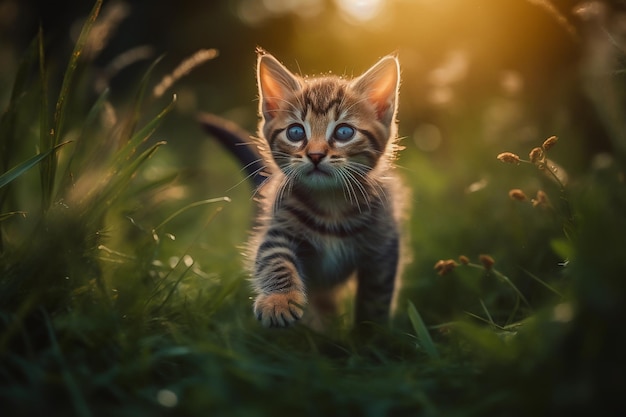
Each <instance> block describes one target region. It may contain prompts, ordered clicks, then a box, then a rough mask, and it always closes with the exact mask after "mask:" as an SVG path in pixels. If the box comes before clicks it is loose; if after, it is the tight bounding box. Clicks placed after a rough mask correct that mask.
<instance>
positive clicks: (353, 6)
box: [336, 0, 385, 22]
mask: <svg viewBox="0 0 626 417" xmlns="http://www.w3.org/2000/svg"><path fill="white" fill-rule="evenodd" d="M336 1H337V6H339V8H340V9H341V11H342V12H344V13H345V14H346V15H347V17H349V18H352V19H355V20H357V21H360V22H365V21H369V20H372V19H374V18H375V17H377V16H378V14H379V13H380V12H381V11H382V10H383V6H384V4H385V0H336Z"/></svg>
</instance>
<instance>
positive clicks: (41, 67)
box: [0, 2, 626, 416]
mask: <svg viewBox="0 0 626 417" xmlns="http://www.w3.org/2000/svg"><path fill="white" fill-rule="evenodd" d="M99 6H100V2H97V3H96V5H95V7H94V9H93V11H92V14H91V15H90V17H89V18H88V19H87V21H86V23H85V25H84V27H83V31H82V33H81V35H80V37H79V39H78V41H77V43H76V46H75V50H74V52H73V54H72V55H71V58H70V59H69V63H68V65H67V69H66V70H65V71H64V72H63V76H62V77H61V79H62V81H61V84H60V86H56V85H54V83H52V82H51V80H52V79H53V77H52V76H51V72H50V70H49V69H48V68H47V61H46V57H45V56H44V53H43V43H44V34H42V33H40V34H39V36H38V37H37V38H36V39H35V40H34V42H33V44H32V45H31V46H30V48H29V49H28V50H27V51H25V54H24V57H23V60H22V63H21V65H20V67H19V69H18V70H17V72H16V74H15V81H14V83H13V91H12V92H11V94H9V95H8V96H7V97H8V99H7V105H6V108H5V111H4V113H3V114H2V119H1V121H0V149H1V150H2V152H1V157H0V164H1V165H0V172H1V174H0V232H1V234H0V403H1V404H2V415H11V416H12V415H29V416H31V415H63V416H66V415H77V416H99V415H102V416H109V415H116V416H125V415H128V416H131V415H132V416H144V415H145V416H148V415H150V416H154V415H228V416H238V415H242V416H243V415H245V416H255V415H273V416H274V415H278V414H279V413H284V412H286V413H293V414H296V413H297V414H299V415H311V416H318V415H351V416H352V415H363V416H404V415H419V416H437V415H440V416H484V415H507V416H508V415H520V416H527V415H555V414H556V415H561V414H562V415H566V414H567V415H569V414H572V413H584V414H585V413H586V414H591V413H593V414H594V415H595V414H598V415H599V414H602V412H603V411H604V410H607V409H611V408H610V407H611V406H613V405H615V404H619V403H620V402H621V394H622V391H623V388H624V384H623V369H624V368H623V363H624V360H623V354H624V352H625V351H626V349H625V342H626V337H624V335H623V331H622V328H623V323H624V318H625V317H624V306H625V305H626V303H625V301H626V300H625V298H626V281H625V280H624V277H623V274H624V271H626V265H625V261H624V256H623V250H624V244H623V242H624V236H626V217H625V216H624V213H626V211H625V210H626V190H625V189H624V183H623V172H624V171H623V169H624V165H623V162H624V160H625V155H621V154H620V153H619V149H621V147H620V146H615V148H616V149H617V151H616V153H615V154H614V155H612V158H613V159H612V163H611V164H608V165H603V166H602V167H599V168H594V169H589V170H584V171H582V172H575V173H570V174H573V175H574V176H575V177H576V181H575V182H573V183H571V184H570V185H563V184H559V183H555V182H554V181H553V180H551V179H550V178H549V176H546V175H544V172H542V170H541V169H540V170H537V169H536V168H542V167H541V166H539V165H538V164H535V166H533V165H532V164H523V165H519V166H515V165H503V164H500V163H499V162H498V161H497V160H496V155H497V154H498V153H499V152H502V151H506V149H498V150H495V149H493V147H490V146H487V145H476V144H474V145H466V146H465V147H464V148H463V147H462V148H459V149H456V150H453V151H452V153H453V155H452V156H451V158H452V161H453V163H451V164H449V165H448V166H447V168H448V169H442V162H441V161H437V160H428V159H426V158H425V157H424V156H423V154H420V153H417V152H415V151H411V149H407V150H406V151H405V152H404V154H403V155H402V158H401V160H400V161H399V162H400V165H401V166H402V167H403V168H402V173H403V174H404V175H405V177H406V178H407V180H408V182H409V183H410V184H411V185H412V186H415V188H416V194H415V195H414V197H413V203H414V206H415V208H414V211H413V214H412V216H411V220H410V222H409V225H408V226H407V229H409V230H410V234H411V239H412V241H411V244H410V249H411V252H413V253H414V255H413V257H414V261H413V263H411V264H410V265H409V266H408V267H407V270H406V273H405V276H404V286H403V290H402V292H401V294H400V300H399V306H398V311H397V313H396V316H395V317H394V322H393V326H392V327H390V328H376V329H374V330H373V332H372V334H371V335H368V336H367V337H365V336H363V335H359V334H355V333H353V332H352V331H351V330H350V326H349V325H347V324H345V323H343V322H339V323H337V326H336V328H334V329H332V330H331V331H329V333H328V334H325V335H321V334H318V333H315V332H313V331H312V330H310V329H307V328H306V327H303V326H300V327H295V328H293V329H289V330H267V329H263V328H261V326H260V325H259V324H258V323H257V322H256V321H255V320H254V318H253V317H252V314H251V301H250V295H251V294H250V289H249V286H248V283H247V281H246V277H245V274H244V272H243V270H242V268H241V262H240V256H239V249H238V248H237V245H241V244H242V243H243V241H244V240H245V238H246V230H247V229H248V228H249V226H250V225H251V219H252V216H253V208H252V205H253V204H252V201H251V200H250V191H249V189H248V188H247V187H246V186H243V185H242V186H239V187H236V188H235V189H233V190H230V191H229V192H228V195H227V196H226V195H224V194H223V190H220V189H219V187H216V186H215V184H217V183H219V182H221V181H223V178H222V177H218V176H219V175H223V176H224V178H228V176H229V175H231V174H230V173H231V172H235V173H236V172H237V170H238V168H235V167H234V164H233V163H232V162H231V161H227V160H225V161H219V162H215V160H212V161H210V163H211V164H217V165H216V166H214V167H212V168H213V170H212V171H211V172H213V175H214V177H211V178H208V179H206V178H205V179H202V178H199V177H200V176H199V175H197V173H193V172H188V171H186V170H185V169H183V167H181V166H180V161H179V159H177V155H176V151H175V147H174V148H173V149H172V144H171V143H170V144H166V143H165V142H164V141H162V140H160V139H161V138H159V137H158V135H157V134H155V132H158V131H159V130H158V129H159V127H160V125H161V124H162V123H163V122H164V121H166V120H167V118H168V117H169V116H171V115H170V112H171V111H172V109H173V108H174V107H175V100H174V99H169V100H170V101H167V99H165V101H163V99H156V98H155V97H152V96H150V94H149V93H148V91H150V86H151V85H153V84H154V80H153V76H152V73H153V71H154V69H155V68H156V67H157V66H158V64H159V61H158V60H157V61H155V63H154V64H153V65H152V66H150V67H149V68H148V69H147V70H146V73H145V76H144V77H143V78H142V80H140V81H139V82H138V83H137V89H136V92H134V93H133V94H129V95H128V97H127V98H126V100H125V101H124V102H123V103H122V104H121V105H119V106H117V107H114V106H113V105H112V103H111V100H110V97H109V92H108V91H107V90H105V91H104V92H102V93H101V94H99V95H97V96H94V95H93V94H92V93H91V91H92V90H91V89H90V86H91V84H92V83H93V77H94V73H93V68H92V65H91V62H90V61H89V59H88V58H86V57H85V48H86V45H87V44H88V42H87V40H88V38H89V31H90V29H91V28H92V26H93V23H94V22H95V21H96V18H97V15H98V11H99ZM86 86H87V87H86ZM57 87H58V93H57ZM33 109H37V110H36V111H33ZM70 109H71V111H70ZM600 110H601V109H600ZM614 110H615V109H611V111H614ZM111 112H114V113H115V115H116V117H115V118H114V120H113V119H111V117H108V116H110V115H111ZM456 129H459V131H461V132H467V131H470V130H471V129H469V128H468V127H467V126H463V125H462V124H461V125H458V126H456ZM616 129H617V128H616ZM556 133H558V132H556ZM166 139H167V138H166ZM623 139H624V136H617V137H615V141H617V142H619V141H623ZM541 142H542V139H538V140H537V143H536V144H533V145H532V146H531V147H533V146H540V145H541ZM474 143H477V142H474ZM619 143H621V142H619ZM37 144H38V145H37ZM208 146H212V145H208ZM567 146H568V145H567V139H566V138H562V139H561V140H560V141H559V144H558V145H557V146H556V147H555V148H554V149H551V150H550V157H551V158H554V159H555V160H556V161H558V158H559V156H560V155H563V154H559V149H564V150H567ZM35 149H37V150H36V151H35ZM463 161H465V162H468V163H466V164H462V163H461V162H463ZM544 162H545V161H544ZM478 166H488V167H489V168H488V170H487V172H488V174H487V177H488V178H489V181H490V182H489V186H488V189H487V190H486V191H480V190H479V191H476V192H470V193H464V192H457V191H455V190H458V189H462V188H463V186H462V184H466V183H467V181H466V179H467V178H468V177H472V178H473V177H475V176H474V175H472V170H474V169H476V167H478ZM37 171H39V172H37ZM544 171H545V170H544ZM479 175H482V173H481V174H479ZM230 181H231V182H230V184H236V183H237V182H238V180H233V179H232V178H230ZM207 182H209V183H210V184H207ZM513 188H521V189H524V190H526V191H525V192H526V193H527V194H529V195H530V194H531V191H532V195H535V194H534V193H535V192H536V191H537V190H538V189H541V190H545V192H546V193H547V195H548V196H549V198H550V204H549V205H544V206H541V205H539V206H538V207H533V204H531V202H530V201H512V200H511V199H509V198H508V196H507V194H508V190H510V189H513ZM218 190H219V191H218ZM211 192H215V194H212V195H208V194H207V193H211ZM459 196H462V197H459ZM225 197H228V198H225ZM459 198H461V199H463V200H462V204H463V207H464V211H463V212H462V213H461V215H459V208H458V207H459V204H458V203H459ZM486 253H489V254H490V255H491V256H493V257H494V258H495V264H493V265H492V264H491V262H490V259H489V258H488V257H485V256H479V255H481V254H486ZM460 255H464V256H467V259H465V258H463V259H462V260H460V259H459V256H460ZM440 259H444V260H445V259H450V261H449V263H448V265H449V266H450V270H446V271H442V270H441V268H440V267H439V269H438V270H435V269H433V267H434V266H435V263H436V261H438V260H440ZM437 272H439V274H438V273H437ZM444 272H445V273H444Z"/></svg>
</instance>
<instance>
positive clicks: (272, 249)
mask: <svg viewBox="0 0 626 417" xmlns="http://www.w3.org/2000/svg"><path fill="white" fill-rule="evenodd" d="M297 264H298V262H297V259H296V255H295V252H294V250H293V248H292V246H291V243H290V240H289V239H288V238H287V237H286V236H285V235H283V234H282V233H281V232H280V231H279V230H272V229H270V230H269V231H268V233H267V234H266V235H265V237H264V240H263V242H262V243H261V245H260V246H259V249H258V250H257V256H256V261H255V267H254V277H253V286H254V289H255V290H256V292H257V294H258V295H257V297H256V300H255V302H254V314H255V315H256V317H257V318H258V319H259V321H260V322H261V323H262V324H263V326H265V327H286V326H289V325H291V324H293V323H294V322H295V321H297V320H300V318H302V314H303V313H304V306H305V304H306V302H307V300H306V295H305V289H304V283H303V281H302V278H301V276H300V273H299V271H298V266H297Z"/></svg>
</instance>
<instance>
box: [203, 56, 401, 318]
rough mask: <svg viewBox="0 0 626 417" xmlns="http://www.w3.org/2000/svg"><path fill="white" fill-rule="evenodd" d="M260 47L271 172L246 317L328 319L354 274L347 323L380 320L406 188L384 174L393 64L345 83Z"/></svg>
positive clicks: (394, 96) (389, 155)
mask: <svg viewBox="0 0 626 417" xmlns="http://www.w3.org/2000/svg"><path fill="white" fill-rule="evenodd" d="M258 52H259V55H258V62H257V81H258V86H259V97H260V106H259V112H260V123H259V136H260V140H261V143H262V145H260V150H261V152H262V153H263V154H264V157H265V161H264V162H265V165H266V167H267V168H268V170H269V177H268V178H267V179H266V181H265V182H264V184H263V185H262V186H261V187H260V188H259V195H260V204H261V215H260V217H259V222H260V225H259V227H258V228H257V229H256V231H255V234H254V236H253V237H252V239H251V240H250V242H249V248H250V254H249V255H250V256H249V258H250V260H251V261H252V262H251V265H250V269H251V273H252V286H253V288H254V291H255V292H256V294H257V296H256V299H255V301H254V314H255V315H256V317H257V318H258V319H259V320H260V321H261V323H262V324H263V325H264V326H266V327H285V326H289V325H292V324H293V323H294V322H296V321H297V320H299V319H301V318H302V317H303V315H304V312H305V310H307V315H309V314H310V313H309V310H310V309H311V308H310V307H313V309H314V310H315V311H316V312H317V315H318V316H317V317H324V316H328V315H333V314H336V312H337V300H336V297H335V289H336V288H337V287H338V286H340V284H343V283H345V282H346V281H347V280H348V279H349V278H350V277H351V276H353V275H355V274H356V281H357V290H356V302H355V321H356V322H357V323H362V322H377V323H383V322H385V321H386V320H387V319H388V318H389V314H390V310H391V306H392V304H393V297H394V292H395V289H396V276H397V275H398V271H399V262H400V240H401V238H400V226H399V221H400V213H401V200H402V199H401V197H402V195H401V194H404V190H403V189H402V187H401V184H400V181H399V179H398V178H397V177H395V175H394V172H393V160H394V158H395V154H396V151H397V148H398V146H397V143H396V142H397V137H396V135H397V127H396V120H395V119H396V110H397V102H398V86H399V82H400V70H399V64H398V60H397V58H396V57H394V56H386V57H384V58H382V59H381V60H380V61H378V62H377V63H376V64H375V65H374V66H372V67H371V68H370V69H369V70H368V71H366V72H365V73H364V74H363V75H361V76H359V77H357V78H355V79H352V80H348V79H344V78H340V77H336V76H322V77H312V78H303V77H300V76H297V75H294V74H293V73H291V72H290V71H289V70H288V69H287V68H285V67H284V66H283V65H282V64H281V63H280V62H279V61H278V60H276V58H274V57H273V56H272V55H270V54H267V53H265V52H264V51H262V50H259V51H258ZM205 127H206V126H205ZM208 130H211V129H210V128H209V129H208ZM213 133H216V132H215V130H213ZM218 133H219V132H218ZM234 152H236V150H234ZM254 173H255V174H256V171H255V172H254ZM256 178H258V177H256ZM307 305H308V307H307ZM312 316H313V315H312Z"/></svg>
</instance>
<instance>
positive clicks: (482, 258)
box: [478, 255, 496, 270]
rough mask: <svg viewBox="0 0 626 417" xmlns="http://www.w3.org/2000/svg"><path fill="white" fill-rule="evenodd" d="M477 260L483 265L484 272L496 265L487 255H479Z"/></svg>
mask: <svg viewBox="0 0 626 417" xmlns="http://www.w3.org/2000/svg"><path fill="white" fill-rule="evenodd" d="M478 260H479V261H480V263H481V264H483V266H484V267H485V269H486V270H490V269H491V268H493V265H494V264H495V263H496V261H495V260H494V259H493V258H492V257H491V256H489V255H480V256H478Z"/></svg>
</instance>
